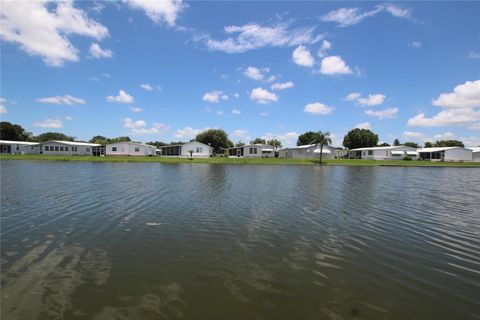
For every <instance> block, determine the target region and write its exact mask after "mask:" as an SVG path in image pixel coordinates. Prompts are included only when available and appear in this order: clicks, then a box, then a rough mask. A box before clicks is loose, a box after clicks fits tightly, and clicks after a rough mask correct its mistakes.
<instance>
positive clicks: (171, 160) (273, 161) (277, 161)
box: [0, 155, 480, 168]
mask: <svg viewBox="0 0 480 320" xmlns="http://www.w3.org/2000/svg"><path fill="white" fill-rule="evenodd" d="M0 160H37V161H87V162H155V163H170V164H176V163H211V164H268V165H271V164H296V165H316V164H318V161H314V160H310V159H285V158H258V159H255V158H253V159H251V158H250V159H249V158H223V157H214V158H205V159H193V160H190V159H187V158H168V157H127V156H109V157H91V156H51V155H48V156H47V155H0ZM324 162H325V164H326V165H339V166H404V167H417V166H435V167H479V168H480V162H463V163H460V162H430V161H419V160H413V161H404V160H378V161H376V160H354V159H334V160H324Z"/></svg>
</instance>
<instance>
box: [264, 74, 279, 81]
mask: <svg viewBox="0 0 480 320" xmlns="http://www.w3.org/2000/svg"><path fill="white" fill-rule="evenodd" d="M275 80H277V77H276V76H274V75H271V76H270V77H268V79H266V80H265V81H266V82H273V81H275Z"/></svg>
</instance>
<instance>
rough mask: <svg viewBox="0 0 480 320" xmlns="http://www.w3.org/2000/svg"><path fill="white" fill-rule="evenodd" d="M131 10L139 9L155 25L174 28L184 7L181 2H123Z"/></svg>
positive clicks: (166, 0) (168, 0)
mask: <svg viewBox="0 0 480 320" xmlns="http://www.w3.org/2000/svg"><path fill="white" fill-rule="evenodd" d="M124 1H125V2H126V3H127V4H128V6H129V7H130V8H132V9H141V10H143V11H144V12H145V14H146V15H147V17H149V18H150V19H151V20H152V21H153V22H155V23H156V24H163V23H166V24H167V25H169V26H171V27H172V26H174V25H175V21H176V20H177V18H178V15H179V14H180V12H182V10H183V9H185V7H186V5H185V4H184V2H183V1H182V0H124Z"/></svg>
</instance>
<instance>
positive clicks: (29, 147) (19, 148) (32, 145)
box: [0, 140, 40, 154]
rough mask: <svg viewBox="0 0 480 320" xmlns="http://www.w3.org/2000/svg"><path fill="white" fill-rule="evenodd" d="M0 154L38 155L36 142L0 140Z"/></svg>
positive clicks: (38, 147) (38, 148)
mask: <svg viewBox="0 0 480 320" xmlns="http://www.w3.org/2000/svg"><path fill="white" fill-rule="evenodd" d="M0 153H10V154H39V153H40V146H39V143H38V142H28V141H9V140H0Z"/></svg>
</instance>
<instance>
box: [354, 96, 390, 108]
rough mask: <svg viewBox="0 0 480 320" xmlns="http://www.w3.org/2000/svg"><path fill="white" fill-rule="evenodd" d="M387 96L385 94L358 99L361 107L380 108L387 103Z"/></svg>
mask: <svg viewBox="0 0 480 320" xmlns="http://www.w3.org/2000/svg"><path fill="white" fill-rule="evenodd" d="M385 98H386V96H385V95H384V94H379V93H377V94H369V95H368V97H366V98H358V99H357V102H358V104H359V105H361V106H368V107H373V106H378V105H381V104H382V103H383V102H384V101H385Z"/></svg>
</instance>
